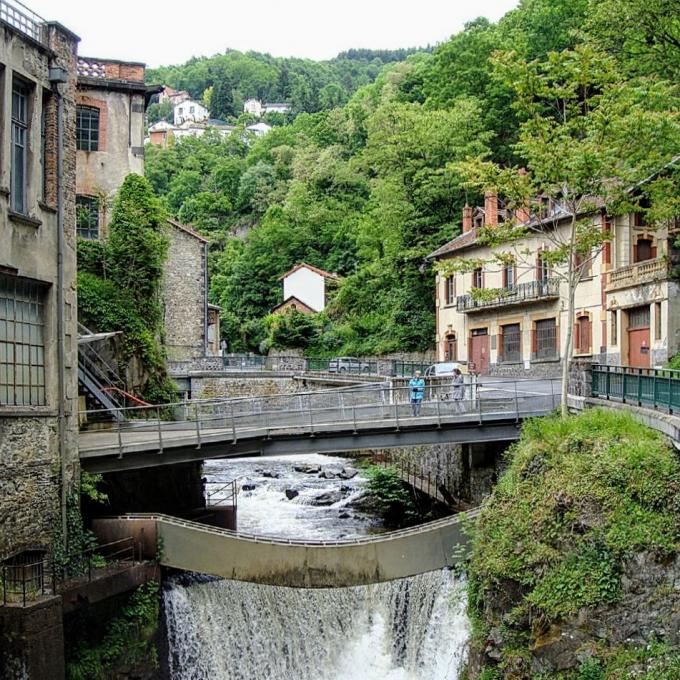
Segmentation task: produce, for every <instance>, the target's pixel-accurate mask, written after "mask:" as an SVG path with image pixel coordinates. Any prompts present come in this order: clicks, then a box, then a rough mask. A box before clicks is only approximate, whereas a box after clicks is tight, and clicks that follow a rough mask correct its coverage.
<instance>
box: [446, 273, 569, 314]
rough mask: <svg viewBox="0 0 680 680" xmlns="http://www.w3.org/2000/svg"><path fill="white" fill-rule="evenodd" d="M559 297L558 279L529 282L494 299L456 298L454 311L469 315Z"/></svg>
mask: <svg viewBox="0 0 680 680" xmlns="http://www.w3.org/2000/svg"><path fill="white" fill-rule="evenodd" d="M559 296H560V282H559V280H558V279H547V280H545V281H530V282H528V283H519V284H517V285H516V286H510V287H508V288H503V289H502V290H501V291H500V293H499V295H498V296H496V297H494V298H489V299H481V300H475V299H473V298H472V296H471V295H460V296H459V297H458V298H456V309H457V310H458V311H459V312H465V313H466V314H469V313H472V312H481V311H484V310H485V309H493V308H496V307H507V306H510V305H521V304H526V303H528V302H538V301H543V300H556V299H557V298H559Z"/></svg>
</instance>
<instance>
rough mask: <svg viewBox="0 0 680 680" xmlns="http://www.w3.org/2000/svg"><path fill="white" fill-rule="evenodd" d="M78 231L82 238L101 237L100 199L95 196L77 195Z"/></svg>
mask: <svg viewBox="0 0 680 680" xmlns="http://www.w3.org/2000/svg"><path fill="white" fill-rule="evenodd" d="M76 232H77V234H78V236H79V237H80V238H86V239H90V240H96V239H98V238H99V201H98V199H96V198H95V197H94V196H76Z"/></svg>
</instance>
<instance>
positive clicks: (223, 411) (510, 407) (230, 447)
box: [79, 380, 560, 472]
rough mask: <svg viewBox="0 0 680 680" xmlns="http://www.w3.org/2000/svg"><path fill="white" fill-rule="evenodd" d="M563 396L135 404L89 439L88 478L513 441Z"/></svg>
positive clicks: (489, 387)
mask: <svg viewBox="0 0 680 680" xmlns="http://www.w3.org/2000/svg"><path fill="white" fill-rule="evenodd" d="M559 391H560V390H559V381H556V380H540V381H538V380H532V381H498V380H496V381H491V380H489V381H484V382H483V383H481V384H476V385H474V386H469V387H468V389H467V393H466V398H465V399H463V400H460V401H456V402H454V401H450V400H447V399H445V398H444V397H445V396H446V395H445V394H443V393H437V392H434V391H431V390H428V391H427V392H426V395H425V400H424V402H423V404H422V406H421V407H420V408H418V409H415V410H414V409H413V406H412V404H410V403H409V390H408V388H404V387H392V386H391V385H390V384H389V383H378V384H371V385H362V386H355V387H352V388H345V389H334V390H323V391H317V392H306V393H298V394H280V395H275V396H268V397H257V398H252V399H231V400H225V399H220V400H204V401H188V402H181V403H178V404H170V405H163V406H137V407H132V408H127V409H125V412H126V413H125V417H124V418H119V419H117V421H116V422H114V423H112V424H109V425H108V427H107V428H106V429H98V430H92V431H85V432H81V434H80V437H79V450H80V459H81V464H82V466H83V468H84V469H86V470H88V471H90V472H110V471H116V470H125V469H134V468H141V467H153V466H157V465H167V464H173V463H179V462H187V461H193V460H205V459H208V458H225V457H230V456H243V455H280V454H288V453H296V454H299V453H340V452H343V451H351V450H357V449H371V448H393V447H399V446H414V445H424V444H441V443H468V442H484V441H509V440H513V439H516V438H517V437H518V434H519V424H520V423H521V422H522V421H523V420H524V419H526V418H529V417H534V416H542V415H546V414H548V413H549V412H551V411H552V410H553V409H554V408H555V407H556V406H557V405H558V404H559ZM97 413H98V412H93V411H89V412H85V413H84V414H81V417H85V418H87V419H89V420H91V419H92V417H93V415H96V414H97Z"/></svg>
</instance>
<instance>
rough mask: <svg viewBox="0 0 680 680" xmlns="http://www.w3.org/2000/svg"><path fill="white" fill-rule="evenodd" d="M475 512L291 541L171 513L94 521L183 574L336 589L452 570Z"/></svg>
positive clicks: (462, 556)
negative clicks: (158, 550)
mask: <svg viewBox="0 0 680 680" xmlns="http://www.w3.org/2000/svg"><path fill="white" fill-rule="evenodd" d="M477 514H478V511H477V510H471V511H469V512H466V513H461V514H458V515H454V516H452V517H447V518H446V519H441V520H438V521H435V522H428V523H427V524H421V525H419V526H416V527H411V528H409V529H403V530H401V531H393V532H390V533H385V534H379V535H374V536H365V537H361V538H356V539H347V540H337V541H293V540H287V539H281V538H269V537H265V536H255V535H251V534H242V533H238V532H234V531H230V530H228V529H220V528H215V527H210V526H206V525H203V524H198V523H196V522H190V521H186V520H182V519H178V518H175V517H171V516H169V515H160V514H153V515H151V514H140V515H125V516H123V517H118V518H115V519H108V520H99V522H100V528H101V523H105V527H104V530H105V532H106V535H107V537H109V538H111V537H115V536H117V535H120V536H131V535H132V536H135V537H136V538H137V539H139V537H140V534H143V537H144V542H145V543H146V544H147V545H148V546H153V548H152V549H155V546H156V545H160V546H162V554H161V555H160V563H161V564H162V565H164V566H167V567H173V568H175V569H182V570H184V571H192V572H199V573H203V574H211V575H213V576H219V577H222V578H228V579H232V580H236V581H249V582H252V583H264V584H269V585H279V586H289V587H294V588H340V587H347V586H359V585H367V584H370V583H380V582H382V581H392V580H394V579H400V578H406V577H408V576H415V575H416V574H422V573H426V572H429V571H437V570H439V569H443V568H445V567H452V566H454V565H455V564H457V563H458V562H460V561H462V560H464V559H465V558H466V556H467V554H468V546H469V542H470V537H469V532H468V533H466V532H465V526H466V523H471V522H472V521H473V520H474V519H475V518H476V517H477Z"/></svg>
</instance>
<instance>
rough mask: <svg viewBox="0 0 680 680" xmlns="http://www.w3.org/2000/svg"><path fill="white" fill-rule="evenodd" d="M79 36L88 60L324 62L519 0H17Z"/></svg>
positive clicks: (433, 36) (432, 37)
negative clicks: (236, 55) (248, 54)
mask: <svg viewBox="0 0 680 680" xmlns="http://www.w3.org/2000/svg"><path fill="white" fill-rule="evenodd" d="M23 2H24V4H26V5H28V6H29V7H30V8H31V9H32V10H33V11H34V12H36V13H37V14H39V15H41V16H42V17H43V18H45V19H47V20H49V21H59V22H60V23H62V24H64V26H66V27H67V28H69V29H71V30H72V31H73V32H74V33H76V34H78V35H79V36H80V38H81V43H80V47H79V49H78V51H79V53H80V54H82V55H84V56H89V57H102V58H112V59H121V60H124V61H142V62H145V63H146V64H147V65H148V66H152V67H153V66H160V65H168V64H177V63H182V62H184V61H186V60H187V59H189V58H190V57H192V56H202V55H211V54H215V53H218V52H223V51H224V50H225V49H226V48H227V47H231V48H234V49H237V50H241V51H246V50H255V51H258V52H269V53H270V54H272V55H274V56H282V57H283V56H295V57H309V58H311V59H329V58H331V57H334V56H335V55H336V54H337V53H338V52H341V51H343V50H346V49H349V48H352V47H367V48H373V49H379V48H389V49H394V48H398V47H413V46H423V45H427V44H428V43H430V44H434V43H437V42H441V41H442V40H445V39H447V38H448V37H449V36H450V35H451V34H452V33H455V32H457V31H458V30H460V29H461V28H462V27H463V24H464V23H465V22H466V21H469V20H471V19H474V18H475V17H477V16H486V17H487V18H489V19H490V20H492V21H495V20H497V19H499V18H500V17H501V16H502V15H503V14H505V12H507V11H508V10H509V9H512V8H513V7H515V6H516V5H517V3H518V0H473V1H472V2H463V1H462V0H448V1H446V0H333V1H332V2H328V0H231V1H230V0H223V1H222V2H219V1H218V2H215V1H214V0H197V1H195V2H187V0H182V1H180V0H174V2H173V1H172V0H171V1H170V2H168V1H167V0H166V2H162V0H161V1H158V0H157V1H156V2H149V1H148V0H109V2H92V0H60V1H59V2H55V1H54V0H23Z"/></svg>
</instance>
